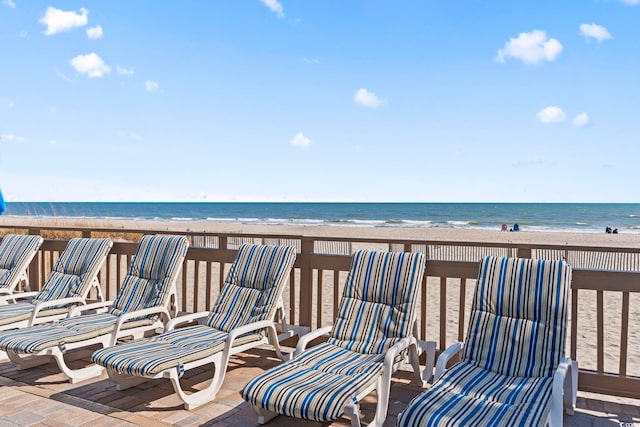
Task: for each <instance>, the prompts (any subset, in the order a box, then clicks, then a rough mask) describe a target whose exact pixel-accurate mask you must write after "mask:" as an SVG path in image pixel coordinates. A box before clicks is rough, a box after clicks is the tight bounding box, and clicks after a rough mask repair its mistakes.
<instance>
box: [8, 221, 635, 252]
mask: <svg viewBox="0 0 640 427" xmlns="http://www.w3.org/2000/svg"><path fill="white" fill-rule="evenodd" d="M0 225H16V226H23V227H24V226H25V225H26V226H30V227H46V226H59V227H86V228H122V229H131V230H163V231H177V232H180V231H195V232H220V233H247V234H251V233H255V234H295V235H302V236H319V237H326V236H336V237H345V238H353V239H358V238H381V239H382V238H383V239H404V238H406V239H420V240H437V241H457V242H493V243H528V244H554V245H580V246H607V247H623V248H629V247H638V246H639V245H640V233H627V234H606V233H605V232H604V230H603V232H602V233H568V232H540V231H527V230H526V229H524V230H522V231H519V232H508V231H507V232H503V231H500V230H498V229H496V230H484V229H472V228H426V227H424V228H418V227H416V228H411V227H406V228H405V227H357V226H323V225H317V226H316V225H308V226H301V225H256V224H242V223H239V222H218V221H215V222H214V221H141V220H115V219H108V220H107V219H91V218H81V219H73V218H31V217H16V216H13V217H12V216H8V215H5V216H2V217H0Z"/></svg>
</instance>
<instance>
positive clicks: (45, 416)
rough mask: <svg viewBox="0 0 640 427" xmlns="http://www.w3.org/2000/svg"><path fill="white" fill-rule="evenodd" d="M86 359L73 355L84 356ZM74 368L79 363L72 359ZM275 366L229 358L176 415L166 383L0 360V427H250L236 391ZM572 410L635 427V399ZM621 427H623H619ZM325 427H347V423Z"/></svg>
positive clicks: (300, 425) (369, 408)
mask: <svg viewBox="0 0 640 427" xmlns="http://www.w3.org/2000/svg"><path fill="white" fill-rule="evenodd" d="M87 354H89V353H85V354H81V355H80V356H86V355H87ZM76 363H86V359H80V360H78V362H76ZM278 363H279V360H278V359H277V358H275V355H274V354H273V352H272V351H270V350H267V349H264V350H262V349H258V350H253V351H251V352H247V353H243V354H240V355H238V356H236V357H233V358H232V360H231V362H230V365H229V369H228V371H227V376H226V379H225V383H224V385H223V387H222V389H221V390H220V392H219V393H218V396H217V397H216V400H215V401H214V402H211V403H209V404H206V405H203V406H201V407H199V408H197V409H194V410H192V411H186V410H184V409H183V407H182V405H181V402H180V400H179V399H178V398H177V397H176V396H175V395H174V394H173V389H172V387H171V384H170V383H169V381H165V380H157V381H151V382H147V383H144V384H141V385H139V386H137V387H134V388H131V389H129V390H125V391H121V392H119V391H116V390H115V387H114V385H113V383H112V382H111V381H109V379H108V377H107V376H106V374H103V375H102V376H101V377H98V378H96V379H92V380H87V381H83V382H80V383H78V384H70V383H68V382H67V381H65V380H64V377H63V376H62V375H61V374H60V373H59V370H58V367H57V366H56V365H55V363H54V362H51V363H49V364H46V365H43V366H41V367H37V368H32V369H28V370H24V371H19V370H17V369H16V367H15V365H13V364H12V363H10V362H8V361H0V427H3V426H16V425H17V426H27V425H29V426H30V425H34V426H91V427H101V426H133V425H142V426H155V425H158V426H162V425H176V426H183V427H188V426H202V425H216V426H221V427H225V426H242V427H244V426H257V425H258V424H257V420H256V416H255V414H254V413H253V410H252V408H251V407H250V406H249V405H248V404H247V403H246V402H245V401H244V400H243V399H242V398H241V397H240V395H239V393H238V392H239V391H240V389H241V388H242V387H243V386H244V384H245V383H246V382H247V381H248V380H249V379H250V378H252V377H254V376H255V375H257V374H259V373H261V372H263V371H264V370H265V369H268V368H270V367H272V366H275V365H277V364H278ZM208 375H209V374H208V372H207V371H206V370H205V369H204V368H200V369H197V370H192V371H189V372H188V373H187V374H186V375H185V377H184V378H183V383H184V384H185V385H186V386H188V387H193V389H198V388H201V387H203V386H204V381H205V380H206V378H207V376H208ZM412 378H413V375H412V373H411V372H410V371H404V370H403V371H400V372H398V373H397V374H396V376H395V377H394V381H393V385H392V388H391V399H390V404H389V416H388V417H387V422H386V424H385V425H389V426H393V425H395V420H396V416H397V415H398V413H399V412H400V411H401V410H402V409H403V408H404V407H405V406H406V404H407V403H408V402H409V400H411V399H412V398H413V397H414V396H415V395H417V394H418V393H420V391H421V389H420V388H419V387H418V386H417V385H416V384H415V383H414V382H412V381H411V379H412ZM361 406H362V412H363V418H364V419H363V422H364V423H365V424H366V423H367V422H368V421H370V420H371V419H372V418H373V414H374V411H375V394H372V395H370V396H369V397H368V398H366V399H365V400H364V402H362V405H361ZM577 406H578V409H577V410H576V414H575V415H574V416H572V417H570V416H565V426H570V427H573V426H575V427H578V426H580V427H582V426H585V427H589V426H595V427H599V426H620V425H624V426H628V427H630V426H633V425H635V426H637V427H640V400H633V399H623V398H617V397H615V396H604V395H596V394H588V393H582V392H580V393H579V397H578V405H577ZM621 423H623V424H621ZM268 425H269V426H273V427H284V426H296V427H305V426H316V425H320V424H319V423H313V422H306V421H300V420H295V419H288V418H286V417H277V418H275V419H274V420H273V421H271V422H270V423H269V424H268ZM331 425H336V426H338V425H340V426H348V425H350V423H349V420H348V418H343V419H341V420H338V421H337V422H335V423H333V424H331Z"/></svg>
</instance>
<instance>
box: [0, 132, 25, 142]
mask: <svg viewBox="0 0 640 427" xmlns="http://www.w3.org/2000/svg"><path fill="white" fill-rule="evenodd" d="M3 140H4V141H15V142H24V137H23V136H19V135H14V134H11V133H5V134H2V135H0V141H3Z"/></svg>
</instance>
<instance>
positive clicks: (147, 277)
mask: <svg viewBox="0 0 640 427" xmlns="http://www.w3.org/2000/svg"><path fill="white" fill-rule="evenodd" d="M188 247H189V241H188V240H187V238H186V237H184V236H162V235H156V236H143V237H142V239H141V240H140V244H139V245H138V249H137V251H136V254H135V256H134V257H133V259H132V261H131V265H130V266H129V273H128V274H127V276H126V277H125V278H124V282H123V284H122V289H120V292H118V296H117V297H116V299H115V300H114V302H113V306H112V307H111V308H110V309H109V313H110V314H113V315H114V316H118V315H120V314H121V313H128V312H132V311H136V310H141V309H143V308H148V307H158V306H162V305H165V304H166V302H167V299H168V298H169V293H170V292H171V287H172V285H173V282H174V281H175V279H176V275H177V272H178V270H179V269H180V267H181V266H182V261H183V260H184V257H185V255H186V254H187V248H188ZM150 317H153V316H150Z"/></svg>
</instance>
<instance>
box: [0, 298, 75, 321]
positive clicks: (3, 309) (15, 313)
mask: <svg viewBox="0 0 640 427" xmlns="http://www.w3.org/2000/svg"><path fill="white" fill-rule="evenodd" d="M32 313H33V305H32V304H31V302H17V303H15V304H5V305H0V326H4V325H9V324H11V323H15V322H20V321H22V320H28V319H30V318H31V314H32ZM62 313H67V309H66V308H52V309H45V310H41V311H39V312H38V317H46V316H55V315H56V314H62Z"/></svg>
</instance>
